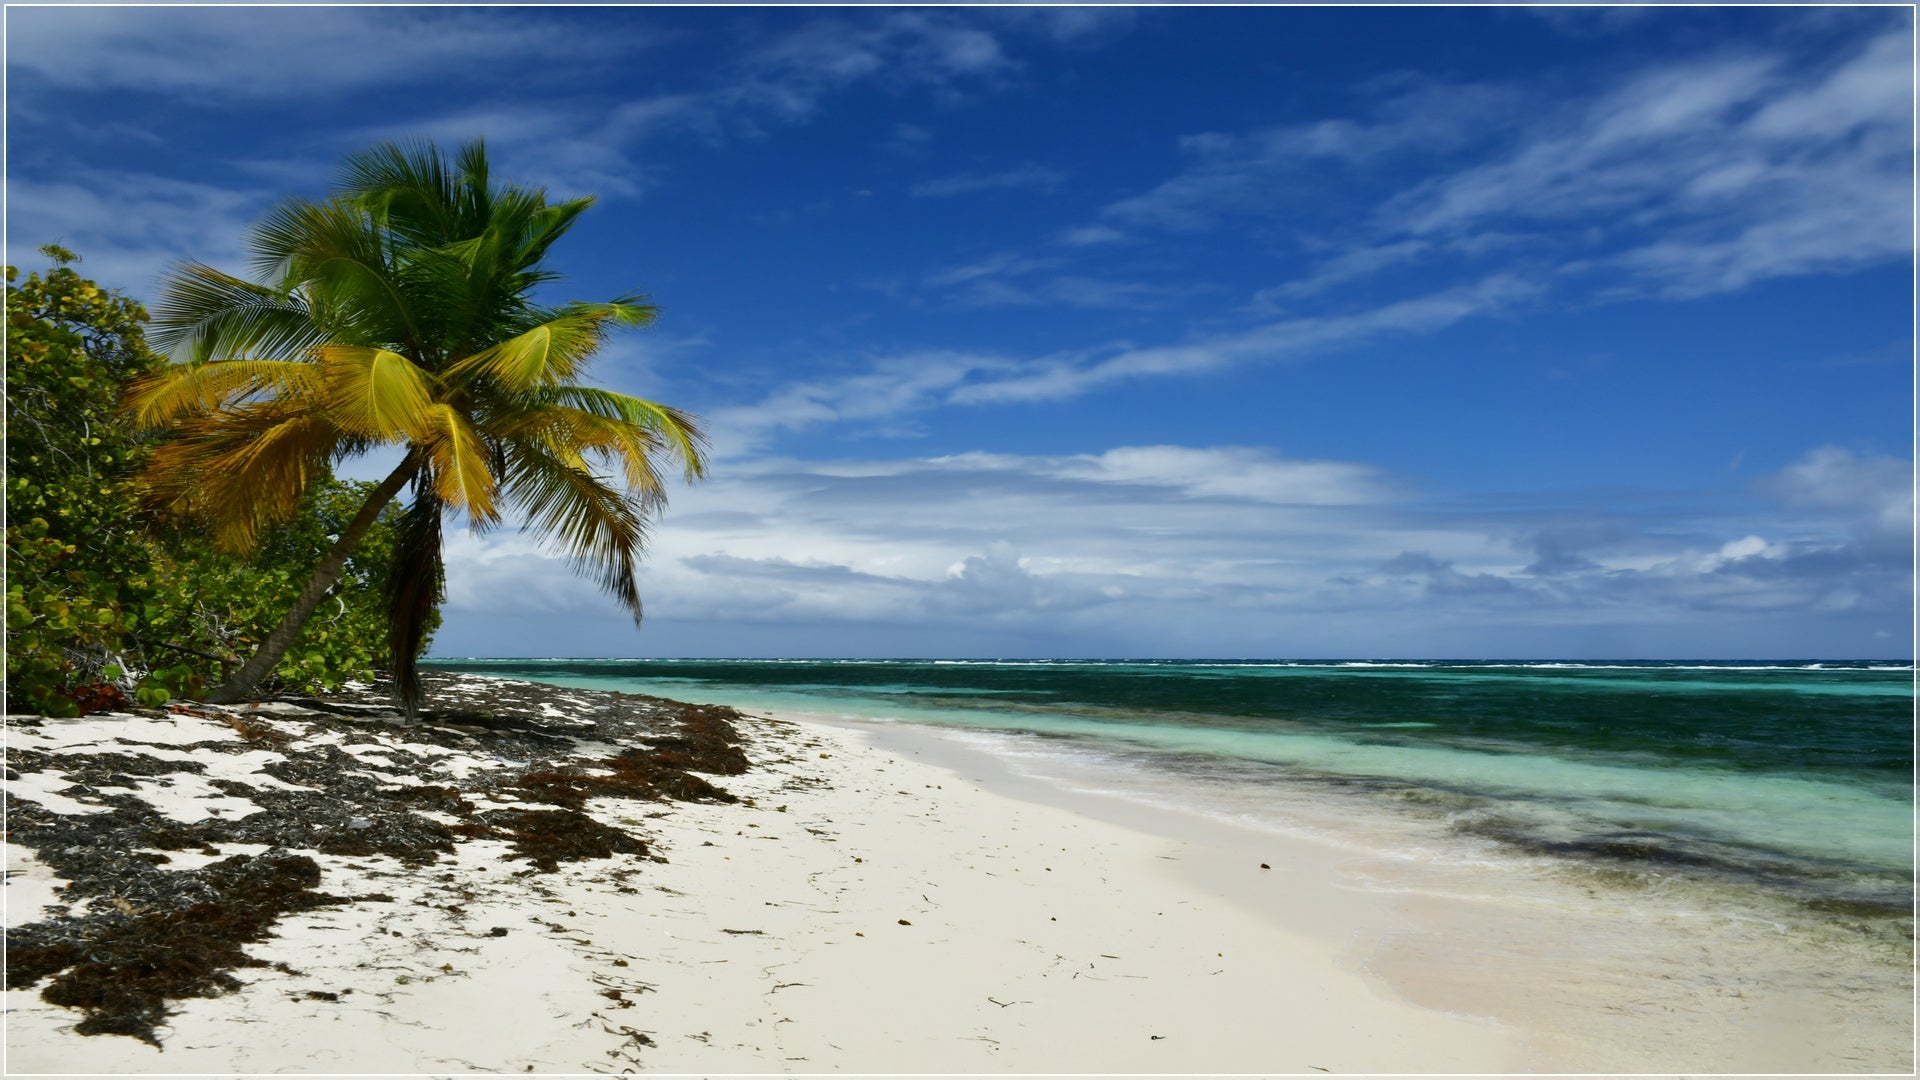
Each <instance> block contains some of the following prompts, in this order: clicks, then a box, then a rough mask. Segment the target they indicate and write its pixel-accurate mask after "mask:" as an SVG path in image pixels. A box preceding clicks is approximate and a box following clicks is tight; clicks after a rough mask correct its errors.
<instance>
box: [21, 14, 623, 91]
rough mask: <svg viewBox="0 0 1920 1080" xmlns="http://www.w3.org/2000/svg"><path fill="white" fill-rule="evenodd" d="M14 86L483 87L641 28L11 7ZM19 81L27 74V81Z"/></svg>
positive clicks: (607, 48) (602, 53)
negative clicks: (590, 29) (504, 70)
mask: <svg viewBox="0 0 1920 1080" xmlns="http://www.w3.org/2000/svg"><path fill="white" fill-rule="evenodd" d="M7 22H8V30H9V33H10V35H11V36H13V38H14V40H15V41H16V42H31V47H28V48H20V47H17V46H16V47H14V48H11V49H8V50H7V70H8V72H9V74H10V75H11V76H12V79H11V80H10V88H12V89H14V90H15V91H16V92H18V91H19V89H20V88H22V87H23V86H26V87H31V86H32V85H34V84H36V83H38V84H44V85H48V86H53V87H59V88H62V89H66V90H97V89H107V88H116V89H130V90H148V91H157V92H179V93H191V94H196V95H204V96H207V97H209V98H211V99H215V100H227V99H233V98H246V99H249V100H252V99H260V98H289V97H299V98H312V97H313V96H314V95H319V94H329V93H339V92H342V91H351V90H359V89H365V88H369V87H386V86H395V85H405V84H409V83H423V82H438V81H444V80H447V79H453V80H456V81H460V82H475V83H478V82H483V81H485V80H486V79H488V78H489V74H488V73H489V71H490V70H492V69H497V68H498V67H499V66H500V65H508V64H511V65H513V66H514V68H515V69H516V70H519V71H521V72H523V73H525V74H527V75H530V76H533V77H538V76H539V75H540V74H541V73H542V70H543V68H549V67H550V65H555V64H561V63H573V64H578V63H581V62H582V61H595V60H607V59H610V58H613V57H616V56H622V55H627V56H630V55H632V54H633V53H634V52H635V51H637V50H642V49H644V48H646V47H647V45H648V44H649V39H648V38H647V37H646V36H645V35H638V34H633V33H628V32H620V31H612V32H609V31H607V30H605V29H603V30H602V31H601V32H598V33H595V34H591V35H583V34H580V33H578V32H577V30H576V29H574V28H570V27H568V26H566V25H564V24H561V23H555V22H550V21H540V20H525V19H502V18H499V17H497V16H494V15H492V14H489V13H484V12H478V11H473V10H466V9H460V8H432V7H426V8H407V9H398V10H396V9H391V8H381V7H355V6H345V7H256V8H219V7H185V6H180V7H171V6H164V5H163V6H158V7H127V8H78V7H60V6H54V7H45V8H20V9H16V10H13V11H9V12H8V13H7ZM22 76H27V77H28V78H26V79H22V78H21V77H22Z"/></svg>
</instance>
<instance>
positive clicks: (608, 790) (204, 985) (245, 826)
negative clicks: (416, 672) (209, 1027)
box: [6, 672, 749, 1046]
mask: <svg viewBox="0 0 1920 1080" xmlns="http://www.w3.org/2000/svg"><path fill="white" fill-rule="evenodd" d="M422 676H423V682H424V683H425V685H426V690H427V694H428V708H427V709H426V710H425V711H424V712H423V714H422V718H423V719H424V720H427V721H430V722H429V723H425V724H420V725H415V726H412V727H406V728H394V727H388V726H385V725H383V724H374V725H369V723H368V720H369V719H370V718H372V715H371V714H373V713H374V711H375V710H374V709H373V708H370V705H371V702H372V701H376V700H379V699H382V698H383V696H384V695H385V693H386V690H385V688H384V687H382V686H374V687H363V688H358V689H349V690H346V691H343V692H341V693H340V694H338V695H335V697H334V698H331V699H328V700H326V701H320V700H318V699H305V698H302V699H298V700H296V701H293V702H290V703H288V704H291V705H294V706H297V708H290V709H266V708H263V709H260V710H257V711H255V712H254V713H253V714H252V715H250V716H248V717H245V718H242V717H240V715H239V710H234V709H228V708H226V707H222V706H194V707H192V708H191V709H187V708H181V709H176V710H174V712H173V713H172V714H171V715H174V716H175V717H176V718H185V717H194V718H198V719H204V720H211V721H215V722H217V723H218V724H220V725H223V726H222V728H221V729H220V730H222V731H232V732H235V733H237V734H239V735H240V736H241V739H239V740H236V739H234V738H233V737H232V735H231V734H228V735H224V736H223V737H215V736H213V735H212V734H211V733H210V734H209V737H208V738H207V739H205V740H203V741H200V742H196V743H191V744H170V745H169V746H168V747H167V749H169V750H174V751H191V752H192V755H191V756H190V755H187V754H180V755H178V756H173V755H164V756H163V755H159V754H149V753H146V752H144V751H145V750H147V749H155V748H156V747H150V746H148V745H147V744H140V743H132V742H130V741H129V740H125V739H122V740H119V742H120V743H121V744H122V746H121V748H119V749H116V750H113V751H102V752H97V753H88V752H85V751H82V750H78V749H75V750H71V751H62V752H58V753H55V752H51V750H49V749H34V748H33V747H31V746H27V745H18V744H16V745H15V746H13V747H10V749H9V753H8V760H7V770H8V771H7V775H8V777H9V779H10V780H14V781H19V780H20V779H21V778H22V777H27V778H29V779H31V778H32V777H33V774H36V773H46V774H50V775H51V776H52V777H54V778H56V782H58V781H62V780H64V781H67V782H69V786H68V787H67V788H66V789H65V791H64V792H62V794H63V795H64V796H65V797H67V798H69V799H72V800H76V801H83V802H85V803H86V804H88V806H89V809H90V810H92V809H93V808H97V810H94V811H93V812H86V813H78V812H76V813H56V812H54V811H52V810H50V809H48V808H47V807H46V806H43V805H41V804H40V803H38V802H35V801H34V800H33V799H32V797H31V796H30V795H26V794H22V793H20V792H17V791H10V792H9V795H10V798H9V801H8V823H7V824H8V827H9V834H8V839H9V840H10V841H11V842H12V843H14V844H16V845H19V846H21V847H24V848H27V849H29V850H31V851H32V852H33V853H34V855H35V857H36V858H37V859H38V861H40V862H41V863H43V864H45V865H46V866H47V867H48V868H49V869H50V870H51V871H52V872H53V873H54V874H55V875H56V876H57V877H59V878H60V879H62V880H63V881H65V882H66V885H65V887H64V888H63V890H62V896H63V899H64V900H65V901H66V903H65V904H63V905H60V906H55V907H51V908H48V909H47V912H48V914H49V917H48V918H45V919H43V920H41V921H37V922H31V923H26V924H24V925H21V926H16V927H11V928H9V929H8V930H7V932H6V949H7V964H6V987H7V989H9V990H23V989H29V988H33V987H36V986H39V987H42V990H41V997H42V998H43V999H44V1000H46V1001H47V1002H49V1003H51V1004H55V1005H61V1006H65V1007H70V1008H74V1009H78V1010H80V1011H81V1013H83V1016H82V1018H81V1019H80V1021H79V1022H78V1024H76V1026H75V1028H74V1030H75V1031H76V1032H77V1033H79V1034H82V1035H99V1034H118V1035H126V1036H130V1037H133V1038H139V1039H142V1040H144V1041H146V1042H149V1043H152V1044H154V1045H155V1046H158V1045H159V1038H158V1036H157V1035H156V1028H157V1027H159V1026H160V1025H161V1024H163V1023H164V1022H165V1020H166V1017H167V1016H168V1015H169V1014H170V1012H171V1009H170V1008H169V1003H170V1002H174V1001H178V1000H182V999H186V998H193V997H213V996H218V995H220V994H224V993H228V992H231V991H234V990H236V989H238V988H239V987H240V986H241V983H240V982H239V980H237V979H236V978H234V976H233V974H232V972H233V971H235V970H236V969H239V968H242V967H257V966H273V967H276V968H278V969H281V970H284V971H288V972H292V969H291V968H287V967H286V966H285V965H284V964H276V965H265V964H264V962H263V961H260V960H257V959H255V958H253V957H251V956H249V955H248V954H247V953H246V951H245V950H244V949H243V948H242V946H243V945H246V944H249V943H254V942H259V941H263V940H265V939H266V938H268V937H270V936H272V927H273V925H274V923H275V922H276V921H277V920H278V919H280V918H281V917H282V916H284V915H286V914H289V913H293V912H298V911H304V910H309V909H313V908H318V907H325V906H331V905H348V904H358V903H364V902H386V903H392V902H393V899H394V898H393V896H391V895H389V894H386V893H366V894H360V895H331V894H328V893H325V892H321V891H319V890H318V888H317V886H318V885H319V884H320V882H321V880H322V876H323V870H322V866H321V864H320V863H319V862H316V860H315V858H314V857H313V856H314V854H317V855H320V856H344V857H347V858H363V857H368V856H387V857H391V858H393V859H395V860H397V861H398V862H400V863H401V864H402V865H403V866H407V867H420V866H425V865H429V864H432V863H435V862H437V861H440V859H441V857H442V856H447V855H452V854H454V853H455V851H456V850H457V849H458V847H459V846H460V845H461V844H464V843H468V842H471V841H474V840H496V841H497V840H505V841H509V842H511V844H512V850H511V852H510V853H509V854H508V855H507V856H506V857H507V858H511V859H516V860H523V861H525V862H527V863H529V864H531V868H530V869H527V870H523V871H520V872H518V874H516V876H521V877H524V876H526V875H530V874H536V873H546V872H551V871H553V870H555V869H557V867H558V866H559V864H560V863H562V862H568V861H575V860H582V859H607V858H611V857H613V856H615V855H629V856H633V857H635V858H646V857H647V853H648V848H647V844H646V842H645V841H644V840H643V839H642V838H641V837H639V836H636V835H634V834H633V833H631V832H627V831H624V830H622V829H619V828H615V827H613V826H609V825H606V824H604V823H602V822H600V821H598V820H596V819H594V818H593V817H590V816H589V815H588V814H587V813H585V812H584V809H583V808H584V807H585V805H586V804H587V803H588V802H589V801H590V800H597V799H630V800H646V801H652V802H662V801H668V800H672V801H701V802H714V803H727V802H732V801H734V798H733V796H732V795H731V794H730V793H728V792H726V791H725V790H724V789H723V788H720V787H718V786H716V785H714V784H713V783H712V782H711V781H709V780H707V779H706V778H705V777H703V776H696V775H693V774H694V773H696V772H697V773H705V774H708V775H737V774H739V773H742V772H744V771H746V769H747V768H748V766H749V763H748V761H747V758H746V756H745V754H744V753H743V752H742V751H741V749H740V747H739V745H738V743H739V741H740V737H739V734H738V733H737V732H736V731H735V730H734V728H733V727H732V725H731V723H729V721H730V720H731V719H734V718H737V717H738V716H739V714H738V713H735V712H734V711H733V710H731V709H727V708H724V707H720V706H700V705H685V704H682V703H678V702H672V701H666V700H664V699H660V698H652V697H647V696H645V695H638V694H622V693H616V692H611V691H572V692H570V693H573V694H577V695H579V696H580V697H581V698H582V699H583V700H586V701H590V702H592V703H595V704H596V705H597V706H598V707H596V708H586V707H581V708H578V709H576V710H574V712H575V714H576V715H573V716H566V715H560V716H556V715H554V713H555V710H551V709H548V708H546V703H547V702H549V701H551V700H553V699H554V696H555V695H554V692H553V688H551V687H543V686H538V685H536V684H531V683H520V682H515V681H512V680H501V679H477V678H472V677H464V676H463V677H456V676H449V675H444V674H441V673H437V672H423V673H422ZM356 696H358V697H359V698H362V699H367V700H356ZM581 717H591V718H590V719H582V718H581ZM96 719H111V716H104V717H99V718H96ZM129 719H131V718H129ZM236 719H238V720H242V722H241V723H234V722H233V721H234V720H236ZM9 724H10V725H12V726H14V727H15V728H16V729H18V730H19V731H29V730H34V731H44V730H45V728H44V727H42V725H40V724H38V723H36V721H35V718H31V717H10V718H9ZM476 743H477V744H478V745H476ZM269 746H270V748H271V749H270V756H271V757H272V758H273V760H270V761H265V762H259V761H257V760H249V761H248V762H247V765H246V767H245V768H243V769H240V770H238V771H236V770H235V769H234V768H232V767H226V766H225V765H224V763H223V762H221V759H220V758H219V757H218V756H217V755H230V756H233V757H236V758H237V757H241V756H242V755H254V756H255V757H256V758H257V757H258V756H260V755H262V754H263V751H265V750H266V747H269ZM609 751H617V752H614V753H611V754H610V753H609ZM356 754H357V755H360V756H356ZM476 761H478V762H484V763H486V764H485V765H484V766H483V767H480V768H472V767H471V766H470V765H468V764H460V763H472V762H476ZM211 763H218V764H221V765H222V767H221V768H210V767H209V765H210V764H211ZM450 763H452V764H450ZM515 763H520V764H515ZM456 765H457V766H458V767H455V766H456ZM179 774H190V775H191V776H192V777H194V778H195V781H194V782H195V784H196V785H197V786H200V787H205V788H210V789H212V790H213V791H215V792H218V793H219V794H218V796H217V798H219V799H224V800H226V801H227V802H228V803H238V804H245V809H244V811H240V810H236V811H235V812H232V813H229V814H225V815H216V814H215V813H214V812H213V811H215V810H217V809H219V807H217V806H211V805H208V806H202V807H200V809H201V811H202V812H203V813H204V814H205V815H206V816H204V817H202V818H201V819H200V820H197V821H183V820H180V819H178V818H177V817H174V816H169V815H168V814H163V813H161V812H160V811H159V810H158V809H157V808H156V806H155V805H154V804H152V803H150V802H148V801H146V799H145V798H143V797H142V796H143V794H149V795H150V794H152V793H153V791H154V790H155V789H165V788H167V787H169V786H170V785H173V784H174V782H175V778H176V777H177V776H178V775H179ZM394 774H403V775H405V776H406V777H407V778H408V779H409V780H410V781H412V782H399V783H396V781H395V776H394ZM240 776H245V777H247V778H248V779H249V780H257V781H258V782H243V781H242V780H241V779H237V778H236V777H240ZM262 778H264V779H262ZM45 789H46V790H55V789H54V788H52V787H46V788H45ZM500 797H507V798H510V799H511V800H512V803H513V804H512V805H510V806H509V807H507V808H501V809H490V810H485V811H482V810H480V809H479V806H478V802H487V801H493V800H495V799H497V798H500ZM211 798H216V796H210V797H209V799H211ZM477 801H478V802H477ZM430 815H431V816H430ZM625 820H627V821H631V820H632V818H630V817H629V818H627V819H625ZM219 845H248V846H254V847H256V848H258V849H264V850H263V851H261V853H259V854H254V855H245V854H237V855H231V856H227V857H225V858H219V856H220V855H221V851H220V847H219ZM166 852H197V853H199V854H201V855H204V856H210V857H215V858H217V859H218V861H215V862H212V863H207V864H202V865H193V863H196V862H198V860H193V861H190V862H187V863H182V862H177V861H175V860H173V859H171V858H170V857H169V856H168V855H167V854H165V853H166ZM308 853H312V854H308ZM653 859H654V860H655V861H663V860H659V859H658V857H657V856H654V857H653ZM183 865H185V866H189V867H191V868H179V867H181V866H183ZM362 869H364V868H362ZM628 872H631V871H630V870H629V869H628V868H627V867H618V868H616V869H615V870H614V871H612V872H611V875H610V876H611V877H613V879H614V880H616V881H621V880H624V879H623V876H622V875H623V874H625V873H628ZM532 887H533V888H535V889H536V890H537V889H538V886H532ZM621 891H624V892H632V891H634V890H632V889H631V888H628V887H625V886H622V888H621ZM448 910H453V911H455V912H456V913H457V911H458V906H457V905H455V906H454V907H453V908H450V909H448ZM507 933H508V930H507V928H506V927H493V928H491V929H490V930H488V931H486V933H485V935H484V936H488V937H504V936H506V934H507ZM395 936H399V935H397V934H396V935H395ZM620 966H625V965H624V964H621V965H620ZM629 992H631V991H629ZM314 993H315V994H324V993H330V991H315V992H314ZM341 993H345V991H341ZM314 1000H332V999H330V998H320V997H315V998H314ZM609 1030H610V1031H614V1033H616V1034H625V1033H627V1032H629V1031H630V1030H631V1029H619V1030H617V1031H615V1030H614V1029H611V1028H610V1029H609ZM634 1034H635V1035H637V1034H638V1033H634ZM629 1038H630V1039H632V1041H633V1042H634V1043H635V1044H636V1045H646V1041H645V1039H644V1037H641V1038H638V1039H633V1037H632V1036H629Z"/></svg>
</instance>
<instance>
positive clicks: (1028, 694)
mask: <svg viewBox="0 0 1920 1080" xmlns="http://www.w3.org/2000/svg"><path fill="white" fill-rule="evenodd" d="M433 665H434V666H437V667H442V668H449V669H456V670H462V671H472V672H478V673H487V674H495V675H501V676H510V677H514V678H525V679H533V680H538V681H544V682H549V683H556V684H560V685H573V686H587V687H594V688H598V689H618V690H629V691H636V692H641V693H649V694H657V695H660V696H664V697H673V698H681V699H689V700H696V701H705V702H716V703H722V704H730V705H734V706H737V707H740V708H744V709H748V710H754V711H768V712H776V713H777V712H790V713H803V714H811V715H824V716H829V717H839V718H847V719H859V720H880V721H896V722H903V723H915V724H930V725H940V726H945V727H957V728H965V729H972V730H975V731H983V732H1002V733H1018V736H1019V737H1024V740H1025V741H1024V742H1023V743H1022V744H1021V747H1020V749H1021V752H1023V753H1029V754H1033V753H1038V754H1042V755H1045V754H1053V755H1060V756H1078V757H1080V758H1081V759H1086V758H1088V757H1097V758H1099V759H1100V760H1101V762H1102V763H1103V765H1105V766H1108V767H1111V768H1112V769H1115V770H1120V771H1121V773H1123V774H1125V773H1129V772H1130V773H1131V774H1132V775H1134V776H1135V777H1137V778H1138V779H1139V781H1140V786H1141V788H1142V789H1143V790H1144V789H1151V790H1152V791H1154V792H1155V793H1156V794H1157V795H1158V796H1159V797H1162V798H1172V799H1175V800H1179V799H1180V798H1181V793H1182V792H1187V793H1190V794H1191V795H1192V796H1193V798H1194V800H1195V801H1196V802H1197V803H1198V802H1204V803H1207V804H1208V805H1210V806H1212V807H1215V808H1219V807H1223V806H1224V807H1236V808H1242V809H1246V810H1249V811H1257V810H1258V809H1259V808H1260V807H1262V806H1263V805H1268V806H1271V805H1276V804H1278V803H1280V802H1282V801H1286V800H1297V799H1299V798H1301V797H1302V796H1303V795H1308V796H1319V797H1321V798H1322V801H1323V803H1324V801H1325V800H1327V799H1335V800H1340V799H1348V800H1350V799H1361V800H1365V801H1366V803H1367V804H1368V806H1369V808H1376V809H1379V808H1384V809H1388V810H1392V811H1396V812H1404V813H1407V814H1411V815H1416V816H1425V817H1426V818H1428V819H1433V820H1437V821H1439V822H1440V823H1441V824H1442V825H1443V828H1444V832H1445V833H1446V834H1448V835H1452V836H1455V837H1457V838H1460V839H1462V840H1472V841H1475V842H1478V843H1480V844H1483V845H1484V844H1486V843H1487V842H1492V843H1493V844H1494V846H1495V847H1496V848H1498V849H1501V850H1507V851H1511V852H1514V853H1517V854H1526V855H1531V856H1544V857H1548V858H1551V859H1559V860H1566V861H1568V862H1569V863H1570V864H1572V865H1575V866H1584V867H1588V868H1599V869H1604V870H1606V871H1608V872H1609V874H1610V875H1612V876H1613V877H1616V878H1619V877H1622V876H1624V878H1626V879H1630V880H1632V881H1634V882H1635V883H1636V885H1637V887H1645V885H1646V884H1647V883H1649V882H1653V883H1659V884H1662V885H1668V886H1671V885H1673V884H1677V883H1687V882H1697V883H1707V884H1716V885H1723V886H1733V887H1734V888H1735V889H1737V890H1739V891H1741V892H1743V893H1748V894H1752V895H1755V896H1756V897H1758V896H1765V897H1769V898H1772V899H1773V900H1776V901H1786V902H1787V903H1789V904H1791V905H1792V907H1793V908H1794V909H1796V910H1802V911H1805V912H1808V913H1811V914H1812V915H1814V916H1821V915H1823V914H1824V915H1832V916H1834V917H1836V918H1840V917H1844V918H1847V919H1855V920H1858V919H1868V920H1875V921H1879V920H1904V919H1906V918H1907V917H1908V916H1909V915H1910V914H1911V909H1912V903H1913V888H1912V886H1913V871H1914V866H1913V851H1914V833H1913V820H1914V802H1913V736H1914V729H1913V707H1914V673H1913V668H1912V665H1911V664H1893V663H1883V662H1859V663H1840V662H1831V661H1829V662H1822V663H1815V662H1807V663H1781V662H1768V663H1758V662H1756V663H1740V662H1645V663H1637V662H1617V661H1607V662H1594V663H1581V662H1575V661H1560V662H1473V663H1464V662H1450V661H1356V660H1348V661H1288V662H1279V661H1265V662H1263V661H1202V660H1166V661H1136V660H1127V661H1079V660H1076V661H996V660H967V661H959V660H941V661H930V660H567V659H548V660H507V659H465V660H437V661H434V662H433Z"/></svg>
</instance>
